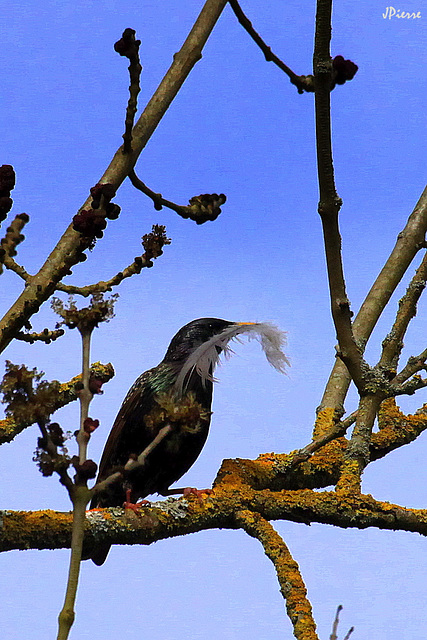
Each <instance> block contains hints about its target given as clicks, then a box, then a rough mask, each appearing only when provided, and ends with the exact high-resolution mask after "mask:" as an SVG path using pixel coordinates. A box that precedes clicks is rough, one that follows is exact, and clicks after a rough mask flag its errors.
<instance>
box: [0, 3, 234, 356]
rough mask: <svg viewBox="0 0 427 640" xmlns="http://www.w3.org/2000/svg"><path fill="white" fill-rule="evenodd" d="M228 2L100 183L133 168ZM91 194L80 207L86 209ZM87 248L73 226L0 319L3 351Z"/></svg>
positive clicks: (195, 40) (209, 7)
mask: <svg viewBox="0 0 427 640" xmlns="http://www.w3.org/2000/svg"><path fill="white" fill-rule="evenodd" d="M226 4H227V0H207V1H206V2H205V5H204V7H203V9H202V11H201V12H200V15H199V17H198V18H197V20H196V22H195V24H194V26H193V28H192V29H191V31H190V33H189V35H188V37H187V39H186V41H185V42H184V44H183V46H182V48H181V50H180V51H179V52H178V53H176V54H175V56H174V60H173V63H172V65H171V67H170V68H169V70H168V71H167V73H166V75H165V77H164V78H163V80H162V81H161V83H160V85H159V87H158V89H157V90H156V92H155V93H154V95H153V97H152V98H151V100H150V101H149V103H148V104H147V106H146V108H145V109H144V111H143V113H142V114H141V116H140V118H139V120H138V122H137V123H136V125H135V127H134V129H133V131H132V152H131V153H129V154H123V152H122V147H120V148H119V149H118V150H117V152H116V154H115V156H114V158H113V159H112V161H111V163H110V165H109V167H108V168H107V170H106V171H105V173H104V175H103V176H102V178H101V179H100V180H99V182H100V183H110V184H111V185H112V186H113V187H114V188H115V190H117V189H118V187H119V186H120V185H121V184H122V182H123V181H124V180H125V178H126V176H127V175H128V174H129V171H130V170H131V169H132V168H133V166H134V164H135V162H136V160H137V158H138V156H139V155H140V153H141V151H142V150H143V148H144V147H145V145H146V144H147V142H148V140H149V139H150V138H151V136H152V134H153V133H154V131H155V129H156V127H157V125H158V124H159V122H160V120H161V119H162V117H163V115H164V114H165V112H166V111H167V109H168V107H169V105H170V104H171V102H172V100H173V99H174V98H175V96H176V94H177V93H178V91H179V89H180V88H181V86H182V84H183V82H184V81H185V79H186V78H187V76H188V74H189V73H190V71H191V69H192V68H193V66H194V65H195V63H196V62H197V61H198V60H199V59H200V58H201V52H202V49H203V47H204V45H205V43H206V40H207V39H208V37H209V35H210V33H211V31H212V29H213V27H214V26H215V23H216V21H217V20H218V18H219V16H220V15H221V12H222V10H223V9H224V6H225V5H226ZM91 202H92V196H90V197H89V198H88V199H87V200H86V202H85V203H84V204H83V206H82V207H81V209H80V210H82V209H85V207H87V208H90V205H91ZM85 248H86V240H85V239H82V236H81V234H80V233H78V232H77V231H74V229H73V226H72V224H70V226H69V227H68V229H67V230H66V231H65V233H64V235H63V236H62V238H61V239H60V241H59V242H58V244H57V246H56V247H55V248H54V250H53V251H52V253H51V254H50V256H49V257H48V259H47V260H46V262H45V264H44V265H43V266H42V268H41V269H40V271H39V272H38V273H37V274H36V275H35V276H34V277H33V278H32V279H31V282H30V283H29V285H28V286H27V287H26V288H25V290H24V291H23V293H22V294H21V295H20V296H19V298H18V299H17V301H16V302H15V303H14V305H13V306H12V307H11V309H10V310H9V311H8V312H7V313H6V315H5V316H4V318H3V319H2V320H1V321H0V350H1V351H2V350H3V349H5V347H6V346H7V345H8V344H9V343H10V341H11V340H12V339H13V338H14V336H15V334H16V332H17V331H19V330H20V329H22V327H23V326H24V324H25V322H26V321H27V320H28V319H29V318H30V317H31V316H32V315H33V314H34V313H36V312H37V311H38V310H39V308H40V306H41V305H42V304H43V302H45V301H46V300H47V299H48V298H49V297H50V296H51V295H52V294H53V292H54V291H55V288H56V285H57V284H58V282H59V281H60V280H62V278H63V277H64V276H65V275H66V274H67V273H68V272H69V270H70V267H72V266H73V265H74V264H76V263H77V262H78V261H79V257H80V256H81V253H82V251H84V249H85Z"/></svg>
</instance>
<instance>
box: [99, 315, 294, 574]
mask: <svg viewBox="0 0 427 640" xmlns="http://www.w3.org/2000/svg"><path fill="white" fill-rule="evenodd" d="M243 333H247V334H249V336H251V335H252V336H256V337H257V338H258V339H259V341H260V342H261V345H262V347H263V349H264V351H265V354H266V356H267V359H268V361H269V362H270V364H272V365H273V366H274V367H275V368H276V369H278V370H279V371H282V372H283V371H284V367H285V365H286V364H288V360H287V358H286V356H285V355H284V353H283V352H282V351H281V347H282V346H283V344H284V343H285V334H284V333H283V332H281V331H279V330H278V329H277V328H276V327H274V326H272V325H270V324H267V323H251V322H242V323H240V322H228V321H227V320H220V319H218V318H199V319H198V320H193V321H192V322H189V323H188V324H186V325H185V326H184V327H182V328H181V329H180V330H179V331H178V333H177V334H176V335H175V336H174V337H173V338H172V341H171V343H170V345H169V348H168V350H167V351H166V354H165V357H164V358H163V360H162V361H161V362H160V364H158V365H157V367H154V368H153V369H149V370H148V371H145V373H143V374H142V375H140V376H139V378H138V379H137V380H136V381H135V383H134V384H133V386H132V387H131V389H130V390H129V392H128V394H127V395H126V397H125V399H124V401H123V404H122V406H121V408H120V411H119V413H118V415H117V417H116V420H115V422H114V425H113V427H112V429H111V432H110V435H109V437H108V440H107V442H106V445H105V448H104V452H103V454H102V458H101V462H100V466H99V474H98V482H100V481H102V480H105V479H106V478H108V477H109V476H110V475H111V474H112V473H114V472H115V471H116V470H121V471H123V469H124V468H125V466H126V467H127V468H128V469H130V470H127V471H125V473H124V474H123V477H122V479H121V480H120V481H118V482H114V483H112V484H110V485H109V486H108V487H107V488H106V489H105V491H103V492H102V493H100V494H97V495H96V497H95V498H94V500H93V501H92V504H91V508H94V507H114V506H122V504H123V502H124V501H125V499H126V495H127V496H128V497H130V500H131V502H136V501H137V500H138V499H141V498H145V497H146V496H148V495H151V494H153V493H159V494H161V495H168V489H169V487H170V485H171V484H173V483H174V482H176V481H177V480H179V478H181V476H183V475H184V473H186V472H187V471H188V469H189V468H190V467H191V466H192V464H193V463H194V462H195V461H196V459H197V458H198V456H199V454H200V452H201V450H202V448H203V445H204V444H205V442H206V438H207V436H208V432H209V424H210V418H211V403H212V391H213V381H214V378H213V371H214V369H215V366H216V364H217V363H218V360H219V356H220V354H221V353H222V352H224V353H225V355H227V354H229V353H230V352H231V349H230V346H229V344H228V343H229V342H230V340H232V339H233V338H236V339H237V340H238V338H237V336H239V334H243ZM165 427H166V429H165ZM165 431H166V435H163V434H164V432H165ZM159 433H160V436H159ZM156 436H157V439H158V442H157V443H154V446H153V448H152V449H151V450H150V445H151V444H152V443H153V441H154V440H155V439H156ZM147 447H148V449H149V453H148V454H147V455H146V457H145V459H144V461H143V464H137V463H135V465H134V467H135V468H134V469H132V462H131V464H130V465H129V461H132V459H133V460H136V459H137V458H138V456H140V454H141V453H142V452H144V451H146V450H147ZM109 548H110V545H100V546H98V547H97V548H96V549H93V550H92V551H91V556H90V557H91V558H92V560H93V561H94V562H95V564H98V565H100V564H102V563H103V562H104V561H105V559H106V557H107V554H108V551H109Z"/></svg>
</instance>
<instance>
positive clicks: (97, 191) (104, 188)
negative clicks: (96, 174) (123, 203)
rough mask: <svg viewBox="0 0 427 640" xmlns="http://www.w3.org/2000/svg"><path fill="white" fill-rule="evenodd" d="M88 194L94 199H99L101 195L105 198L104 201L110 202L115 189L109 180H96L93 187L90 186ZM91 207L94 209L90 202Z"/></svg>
mask: <svg viewBox="0 0 427 640" xmlns="http://www.w3.org/2000/svg"><path fill="white" fill-rule="evenodd" d="M90 194H91V196H92V197H93V199H94V200H98V201H99V200H100V199H101V197H103V198H104V199H105V201H106V202H110V200H111V199H112V198H114V196H115V195H116V190H115V188H114V186H113V185H112V184H111V183H110V182H106V183H104V184H103V183H100V182H98V183H97V184H96V185H95V186H94V187H91V189H90ZM92 207H93V208H94V209H95V208H97V207H94V205H93V203H92Z"/></svg>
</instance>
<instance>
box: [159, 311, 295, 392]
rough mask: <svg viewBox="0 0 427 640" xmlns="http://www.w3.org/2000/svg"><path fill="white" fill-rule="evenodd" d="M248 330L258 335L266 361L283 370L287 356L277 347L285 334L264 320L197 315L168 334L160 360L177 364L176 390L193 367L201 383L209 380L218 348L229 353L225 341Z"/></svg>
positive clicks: (284, 338)
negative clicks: (170, 335)
mask: <svg viewBox="0 0 427 640" xmlns="http://www.w3.org/2000/svg"><path fill="white" fill-rule="evenodd" d="M242 333H249V334H252V335H255V336H257V337H258V338H259V340H260V342H261V345H262V348H263V349H264V351H265V354H266V356H267V359H268V361H269V362H270V364H272V365H273V366H274V367H275V368H276V369H278V370H279V371H282V372H283V371H284V367H285V365H287V364H289V362H288V359H287V358H286V356H285V354H284V353H283V352H282V350H281V347H282V346H283V345H284V344H285V342H286V337H285V334H284V333H283V332H282V331H280V330H279V329H277V328H276V327H274V326H273V325H271V324H268V323H258V322H230V321H228V320H221V319H220V318H198V319H197V320H193V321H192V322H189V323H188V324H186V325H185V326H184V327H182V328H181V329H180V330H179V331H178V333H177V334H176V335H175V336H174V337H173V338H172V341H171V343H170V345H169V348H168V350H167V352H166V354H165V357H164V359H163V362H166V363H174V364H179V365H180V372H179V375H178V378H177V381H176V391H177V392H178V393H179V394H181V393H182V392H183V390H185V387H186V383H187V382H188V380H189V378H190V376H191V374H192V373H193V372H194V371H195V372H197V374H198V375H199V376H200V377H201V379H202V383H203V384H206V380H211V381H212V380H213V371H214V369H215V366H216V365H217V363H218V360H219V356H220V354H221V352H223V351H224V352H225V354H226V355H227V354H229V353H230V352H231V348H230V347H229V344H228V343H229V342H230V340H232V339H233V338H236V337H237V336H238V335H239V334H242Z"/></svg>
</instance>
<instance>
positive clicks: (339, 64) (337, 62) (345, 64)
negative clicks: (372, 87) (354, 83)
mask: <svg viewBox="0 0 427 640" xmlns="http://www.w3.org/2000/svg"><path fill="white" fill-rule="evenodd" d="M332 68H333V70H334V77H333V86H332V89H333V88H334V86H335V85H336V84H344V83H345V82H347V80H352V79H353V78H354V76H355V75H356V73H357V70H358V68H359V67H358V66H357V64H354V62H352V61H351V60H345V59H344V58H343V56H335V58H334V59H333V60H332Z"/></svg>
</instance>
